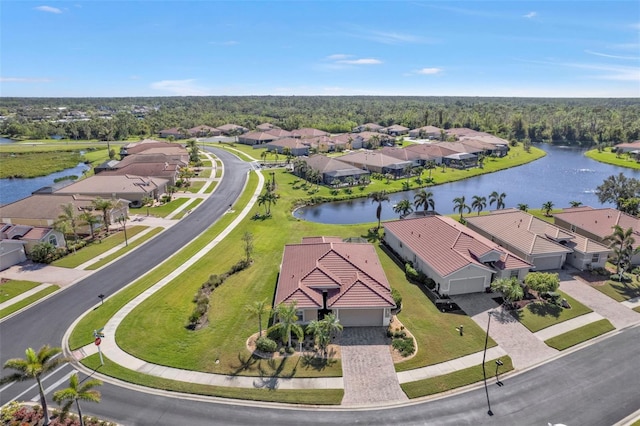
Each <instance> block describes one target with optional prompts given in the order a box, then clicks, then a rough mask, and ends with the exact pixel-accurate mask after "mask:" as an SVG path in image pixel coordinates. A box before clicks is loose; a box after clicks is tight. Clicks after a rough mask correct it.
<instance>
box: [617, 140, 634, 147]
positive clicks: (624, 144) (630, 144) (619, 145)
mask: <svg viewBox="0 0 640 426" xmlns="http://www.w3.org/2000/svg"><path fill="white" fill-rule="evenodd" d="M614 148H626V149H640V140H639V141H633V142H629V143H619V144H617V145H615V146H614Z"/></svg>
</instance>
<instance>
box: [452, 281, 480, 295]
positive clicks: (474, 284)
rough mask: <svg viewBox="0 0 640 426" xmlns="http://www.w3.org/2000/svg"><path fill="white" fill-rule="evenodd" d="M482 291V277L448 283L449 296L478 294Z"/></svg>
mask: <svg viewBox="0 0 640 426" xmlns="http://www.w3.org/2000/svg"><path fill="white" fill-rule="evenodd" d="M483 291H484V277H476V278H465V279H460V280H451V281H449V294H450V295H454V294H467V293H480V292H483Z"/></svg>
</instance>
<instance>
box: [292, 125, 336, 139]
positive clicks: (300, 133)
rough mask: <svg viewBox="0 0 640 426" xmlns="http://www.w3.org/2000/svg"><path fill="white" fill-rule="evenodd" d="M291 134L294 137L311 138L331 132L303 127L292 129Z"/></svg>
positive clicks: (327, 134)
mask: <svg viewBox="0 0 640 426" xmlns="http://www.w3.org/2000/svg"><path fill="white" fill-rule="evenodd" d="M291 134H292V135H293V137H296V138H311V137H315V136H329V133H327V132H325V131H322V130H318V129H312V128H310V127H305V128H302V129H295V130H292V131H291Z"/></svg>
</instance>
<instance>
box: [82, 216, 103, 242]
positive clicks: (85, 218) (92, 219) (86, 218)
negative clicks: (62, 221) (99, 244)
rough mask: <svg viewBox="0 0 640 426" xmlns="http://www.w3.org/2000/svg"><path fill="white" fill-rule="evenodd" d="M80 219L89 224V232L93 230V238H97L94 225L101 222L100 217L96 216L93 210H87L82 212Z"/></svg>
mask: <svg viewBox="0 0 640 426" xmlns="http://www.w3.org/2000/svg"><path fill="white" fill-rule="evenodd" d="M78 219H80V221H82V223H85V224H87V225H88V226H89V232H91V239H92V240H93V239H94V238H95V230H94V229H93V227H94V225H97V224H99V223H100V218H99V217H97V216H95V215H94V214H93V213H92V212H90V211H88V210H85V211H83V212H82V213H80V215H79V216H78Z"/></svg>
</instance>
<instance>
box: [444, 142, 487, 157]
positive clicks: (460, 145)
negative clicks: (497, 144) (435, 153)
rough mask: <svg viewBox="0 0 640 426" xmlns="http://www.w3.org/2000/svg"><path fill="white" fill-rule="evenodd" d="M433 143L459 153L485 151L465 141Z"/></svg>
mask: <svg viewBox="0 0 640 426" xmlns="http://www.w3.org/2000/svg"><path fill="white" fill-rule="evenodd" d="M432 145H434V146H439V147H442V148H444V149H449V150H452V151H455V152H456V153H458V154H459V153H466V154H477V153H479V152H482V151H483V149H481V148H475V147H473V146H471V145H467V144H465V143H464V142H434V143H433V144H432ZM449 155H451V154H449Z"/></svg>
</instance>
